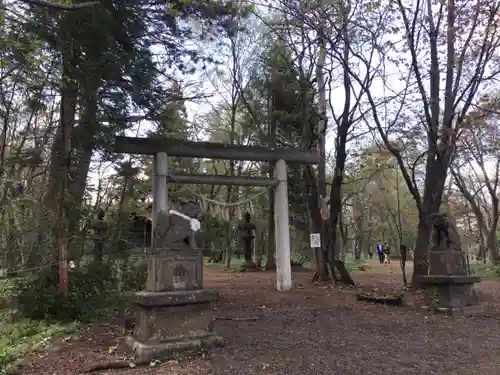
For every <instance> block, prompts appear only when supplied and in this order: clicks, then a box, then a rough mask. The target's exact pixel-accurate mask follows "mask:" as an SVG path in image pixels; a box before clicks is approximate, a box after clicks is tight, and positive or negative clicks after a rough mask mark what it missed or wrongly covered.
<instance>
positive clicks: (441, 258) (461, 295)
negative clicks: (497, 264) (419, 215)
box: [422, 213, 482, 315]
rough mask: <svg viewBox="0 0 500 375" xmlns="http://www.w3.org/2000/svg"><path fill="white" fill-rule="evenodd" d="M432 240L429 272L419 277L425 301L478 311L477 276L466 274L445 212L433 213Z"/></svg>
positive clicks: (442, 308)
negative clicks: (475, 289)
mask: <svg viewBox="0 0 500 375" xmlns="http://www.w3.org/2000/svg"><path fill="white" fill-rule="evenodd" d="M432 242H433V243H432V247H431V250H430V251H429V264H430V267H429V275H427V276H423V277H422V284H423V286H424V289H425V302H426V304H427V305H428V306H431V307H433V308H435V309H438V310H440V311H445V312H449V313H461V314H464V315H472V314H476V313H481V312H482V308H481V306H480V305H479V304H478V299H477V296H476V293H475V291H474V284H475V283H478V282H480V281H481V279H480V278H479V277H477V276H470V275H469V274H468V269H467V263H466V261H465V254H464V252H463V251H462V247H461V243H460V236H459V234H458V232H457V229H456V227H455V225H454V223H453V222H452V221H451V220H449V219H448V217H447V216H446V214H442V213H438V214H434V215H433V236H432Z"/></svg>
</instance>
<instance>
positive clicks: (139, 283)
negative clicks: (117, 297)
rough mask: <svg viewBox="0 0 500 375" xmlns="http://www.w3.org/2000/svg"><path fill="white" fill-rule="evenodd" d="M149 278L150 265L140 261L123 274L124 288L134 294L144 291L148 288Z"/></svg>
mask: <svg viewBox="0 0 500 375" xmlns="http://www.w3.org/2000/svg"><path fill="white" fill-rule="evenodd" d="M147 278H148V265H147V263H146V262H143V261H139V262H137V263H136V264H134V265H133V266H132V267H131V268H130V269H128V270H127V271H126V272H125V273H124V274H123V278H122V288H123V290H125V291H132V292H136V291H139V290H143V289H144V288H145V287H146V281H147Z"/></svg>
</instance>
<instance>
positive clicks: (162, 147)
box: [109, 136, 319, 291]
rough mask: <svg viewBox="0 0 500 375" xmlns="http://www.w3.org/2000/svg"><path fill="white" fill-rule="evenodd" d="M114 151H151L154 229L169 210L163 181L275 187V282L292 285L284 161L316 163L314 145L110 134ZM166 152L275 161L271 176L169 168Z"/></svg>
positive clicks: (283, 286) (280, 285) (282, 286)
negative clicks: (268, 145)
mask: <svg viewBox="0 0 500 375" xmlns="http://www.w3.org/2000/svg"><path fill="white" fill-rule="evenodd" d="M109 150H110V151H111V152H114V153H124V154H142V155H154V161H153V218H152V221H153V223H152V224H153V225H152V227H153V231H154V228H155V222H156V217H157V215H158V212H160V211H162V210H164V211H166V212H168V181H169V180H170V181H175V182H176V183H184V184H206V185H239V186H262V187H270V188H275V189H276V194H275V202H274V207H275V225H276V229H275V231H276V236H275V237H276V278H277V280H276V288H277V290H278V291H287V290H290V289H291V288H292V269H291V264H290V253H291V252H290V227H289V212H288V211H289V207H288V182H287V176H288V175H287V163H300V164H318V163H319V153H318V152H317V151H316V150H301V149H291V148H290V149H289V148H279V149H278V148H273V149H271V148H266V147H262V146H240V145H230V144H223V143H213V142H195V141H186V140H178V139H168V138H135V137H121V136H120V137H115V139H114V141H113V142H112V144H111V145H110V147H109ZM168 156H175V157H190V158H202V159H220V160H239V161H261V162H263V161H265V162H270V163H275V170H274V178H264V177H244V176H222V175H208V174H186V173H182V174H181V173H175V174H173V173H170V174H169V173H168Z"/></svg>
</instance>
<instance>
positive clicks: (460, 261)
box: [429, 250, 467, 275]
mask: <svg viewBox="0 0 500 375" xmlns="http://www.w3.org/2000/svg"><path fill="white" fill-rule="evenodd" d="M429 265H430V268H429V274H431V275H467V263H466V261H465V255H464V253H463V251H462V250H439V251H437V250H431V251H430V252H429Z"/></svg>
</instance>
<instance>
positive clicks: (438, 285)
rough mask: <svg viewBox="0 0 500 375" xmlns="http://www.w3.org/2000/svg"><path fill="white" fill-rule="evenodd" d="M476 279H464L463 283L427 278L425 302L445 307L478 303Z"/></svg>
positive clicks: (458, 306)
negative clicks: (475, 286)
mask: <svg viewBox="0 0 500 375" xmlns="http://www.w3.org/2000/svg"><path fill="white" fill-rule="evenodd" d="M474 281H475V279H472V278H470V279H469V280H463V282H461V283H456V282H453V281H452V280H446V279H444V278H442V279H441V280H438V279H434V280H433V279H427V280H425V284H426V285H427V286H428V287H427V288H426V289H425V303H426V304H429V305H432V304H434V305H438V306H439V307H444V308H460V307H466V306H474V305H477V303H478V299H477V296H476V293H475V291H474Z"/></svg>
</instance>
